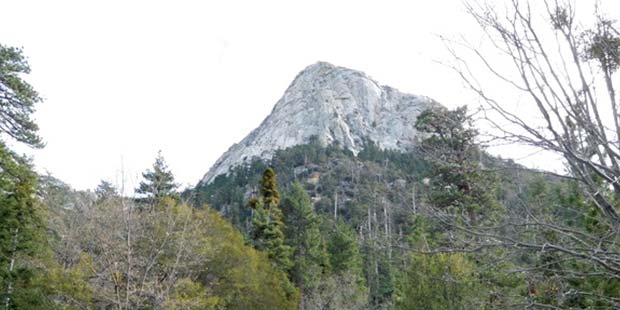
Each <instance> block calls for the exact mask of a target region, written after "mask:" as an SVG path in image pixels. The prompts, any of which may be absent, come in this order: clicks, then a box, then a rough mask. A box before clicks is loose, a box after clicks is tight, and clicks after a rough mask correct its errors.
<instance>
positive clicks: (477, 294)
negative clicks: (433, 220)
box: [397, 253, 485, 310]
mask: <svg viewBox="0 0 620 310" xmlns="http://www.w3.org/2000/svg"><path fill="white" fill-rule="evenodd" d="M408 266H409V267H408V269H407V270H406V271H405V276H403V277H401V279H402V281H403V282H402V283H401V291H400V294H399V296H398V298H397V308H398V309H438V310H439V309H481V308H482V306H481V304H480V301H481V300H485V294H484V291H483V290H482V288H481V285H480V283H479V281H478V277H477V275H476V272H475V268H474V266H473V264H472V263H470V262H469V261H468V260H467V258H466V257H465V256H464V255H463V254H460V253H438V254H434V255H412V256H411V260H410V262H409V265H408Z"/></svg>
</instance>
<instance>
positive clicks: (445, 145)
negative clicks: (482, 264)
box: [416, 106, 499, 222]
mask: <svg viewBox="0 0 620 310" xmlns="http://www.w3.org/2000/svg"><path fill="white" fill-rule="evenodd" d="M416 128H417V129H418V130H419V131H421V132H424V133H427V134H430V136H429V137H427V138H426V139H424V140H423V141H422V142H421V145H420V148H421V150H422V152H423V153H424V156H425V157H426V158H427V159H428V160H429V161H430V163H431V167H432V168H431V170H430V171H431V172H430V173H429V175H430V185H431V186H432V187H431V191H430V192H429V194H428V199H429V202H430V203H431V204H432V205H434V206H435V207H437V208H439V209H443V210H447V211H448V212H453V213H460V212H462V211H463V210H464V211H466V212H467V213H468V215H469V217H470V218H469V220H470V221H474V222H475V221H478V220H479V219H477V217H479V216H481V215H483V216H484V217H487V218H488V217H491V215H492V214H493V212H492V210H490V209H492V208H494V209H497V208H499V205H498V204H497V202H496V201H495V195H494V194H495V193H494V191H495V188H496V183H497V179H496V178H495V176H494V175H493V174H492V173H489V172H485V171H483V169H482V167H481V164H482V163H481V157H482V156H483V154H482V150H480V149H479V147H478V146H477V144H476V143H475V139H476V136H477V134H478V132H477V130H475V129H474V128H473V127H472V125H471V118H470V116H469V115H468V114H467V107H466V106H463V107H459V108H457V109H455V110H452V111H450V110H447V109H446V108H443V107H433V108H430V109H427V110H425V111H424V112H422V113H421V114H420V116H419V117H418V119H417V123H416Z"/></svg>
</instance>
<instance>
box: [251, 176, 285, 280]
mask: <svg viewBox="0 0 620 310" xmlns="http://www.w3.org/2000/svg"><path fill="white" fill-rule="evenodd" d="M260 192H261V198H260V199H259V200H254V201H253V203H252V204H253V206H254V212H253V215H252V237H253V239H254V241H255V246H256V248H258V249H260V250H264V251H266V252H267V255H268V256H269V258H270V259H271V260H272V261H274V262H275V263H276V265H278V266H279V267H280V268H281V269H282V270H288V269H289V268H290V267H291V266H292V263H291V260H290V255H291V254H290V253H291V248H290V247H289V246H287V245H286V244H285V243H284V233H283V230H284V222H283V221H282V210H280V207H279V203H280V193H279V192H278V189H277V186H276V174H275V171H274V170H273V169H272V168H267V169H266V170H265V172H264V173H263V177H262V179H261V182H260Z"/></svg>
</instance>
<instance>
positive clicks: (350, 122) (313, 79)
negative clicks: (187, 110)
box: [201, 62, 436, 184]
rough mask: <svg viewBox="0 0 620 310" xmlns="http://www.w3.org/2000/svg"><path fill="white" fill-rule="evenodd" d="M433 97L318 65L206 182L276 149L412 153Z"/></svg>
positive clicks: (300, 77) (299, 77) (267, 156)
mask: <svg viewBox="0 0 620 310" xmlns="http://www.w3.org/2000/svg"><path fill="white" fill-rule="evenodd" d="M433 104H436V103H434V101H432V100H431V99H429V98H426V97H422V96H415V95H409V94H404V93H401V92H399V91H398V90H396V89H394V88H391V87H388V86H381V85H379V84H378V83H377V82H376V81H374V80H373V79H371V78H370V77H369V76H367V75H366V74H364V73H363V72H359V71H355V70H351V69H347V68H343V67H337V66H334V65H332V64H329V63H325V62H318V63H316V64H313V65H310V66H308V67H307V68H305V69H304V70H303V71H301V72H300V73H299V74H298V75H297V77H296V78H295V80H294V81H293V82H292V83H291V85H290V86H289V87H288V89H287V90H286V92H285V93H284V95H283V96H282V98H281V99H280V100H279V101H278V102H277V103H276V105H275V107H274V109H273V111H272V112H271V114H270V115H269V116H267V118H266V119H265V120H264V121H263V122H262V124H261V125H260V126H259V127H258V128H256V129H255V130H253V131H252V132H251V133H250V134H249V135H248V136H247V137H245V138H244V139H243V140H242V141H241V142H240V143H238V144H234V145H233V146H232V147H230V149H229V150H228V151H227V152H226V153H224V154H223V155H222V156H221V157H220V158H219V159H218V160H217V161H216V162H215V164H214V165H213V166H212V167H211V169H210V170H209V172H207V174H206V175H205V176H204V177H203V179H202V181H201V183H204V184H208V183H211V182H212V181H213V179H214V178H215V177H216V176H218V175H221V174H225V173H227V172H228V171H229V170H230V169H231V168H232V167H235V166H239V165H242V164H244V163H248V162H249V161H251V160H252V159H254V158H260V159H271V158H272V157H273V154H274V153H275V151H276V150H278V149H286V148H289V147H292V146H295V145H300V144H307V143H308V142H310V140H311V138H312V137H316V138H317V139H318V141H319V142H320V143H321V144H322V145H329V144H339V145H341V146H343V147H344V148H346V149H348V150H350V151H352V152H353V153H354V154H357V153H359V151H361V150H362V149H363V147H364V142H365V141H372V142H374V143H375V144H376V145H377V146H379V147H380V148H383V149H394V150H401V151H406V150H409V149H411V147H412V146H413V144H414V139H415V137H416V135H417V132H416V130H415V127H414V125H415V120H416V118H417V116H418V115H419V114H420V113H421V112H422V111H423V110H424V109H426V108H427V107H428V106H430V105H433Z"/></svg>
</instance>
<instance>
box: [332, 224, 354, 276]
mask: <svg viewBox="0 0 620 310" xmlns="http://www.w3.org/2000/svg"><path fill="white" fill-rule="evenodd" d="M328 236H329V239H328V245H327V249H328V251H329V262H330V266H331V270H332V272H334V273H337V274H338V273H344V272H347V271H350V272H352V273H353V274H359V273H360V272H361V265H362V262H361V256H360V250H359V247H358V245H357V238H356V235H355V231H354V230H353V229H351V227H350V226H348V225H347V224H345V223H344V222H343V221H342V220H339V221H337V222H336V223H335V225H334V227H333V229H332V230H331V231H329V233H328Z"/></svg>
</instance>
